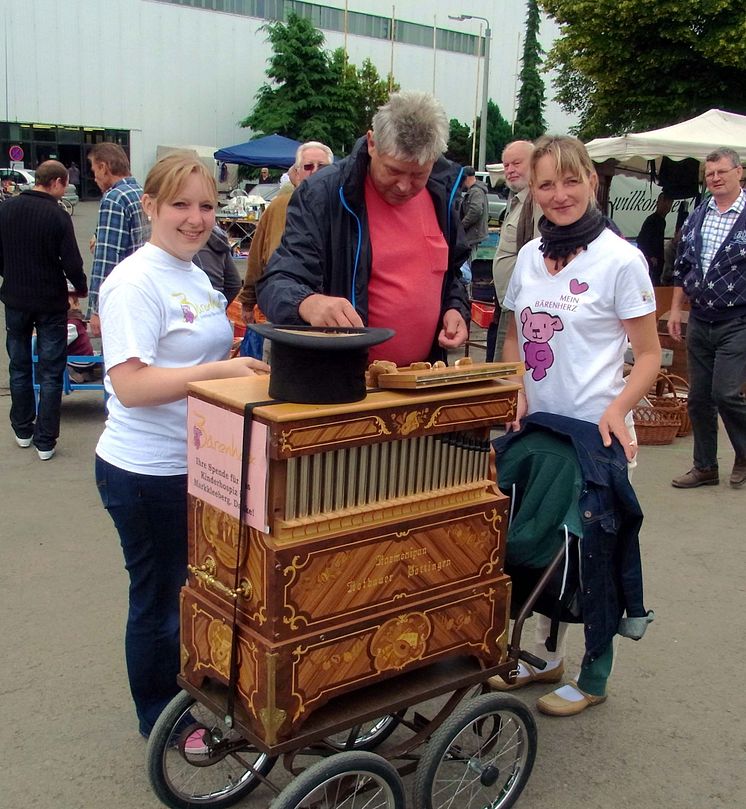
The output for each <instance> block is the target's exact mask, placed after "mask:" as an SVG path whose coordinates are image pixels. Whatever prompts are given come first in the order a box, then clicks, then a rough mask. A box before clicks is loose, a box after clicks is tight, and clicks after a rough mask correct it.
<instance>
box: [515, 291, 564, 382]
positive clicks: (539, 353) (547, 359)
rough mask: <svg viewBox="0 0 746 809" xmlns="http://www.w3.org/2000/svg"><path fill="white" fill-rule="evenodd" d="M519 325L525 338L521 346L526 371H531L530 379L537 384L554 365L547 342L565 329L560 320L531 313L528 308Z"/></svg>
mask: <svg viewBox="0 0 746 809" xmlns="http://www.w3.org/2000/svg"><path fill="white" fill-rule="evenodd" d="M521 323H522V324H523V325H522V326H521V333H522V334H523V336H524V337H525V338H526V342H525V343H524V344H523V354H524V357H525V360H526V370H527V371H531V377H532V379H533V380H534V381H535V382H538V381H539V380H541V379H544V377H545V376H546V375H547V370H548V369H549V368H551V367H552V365H554V352H553V351H552V349H551V347H550V346H549V341H550V340H551V339H552V337H553V336H554V333H555V332H556V331H562V329H564V328H565V327H564V325H563V323H562V321H561V320H560V318H558V317H555V316H554V315H550V314H549V313H548V312H532V311H531V307H530V306H527V307H526V308H525V309H524V310H523V311H522V312H521Z"/></svg>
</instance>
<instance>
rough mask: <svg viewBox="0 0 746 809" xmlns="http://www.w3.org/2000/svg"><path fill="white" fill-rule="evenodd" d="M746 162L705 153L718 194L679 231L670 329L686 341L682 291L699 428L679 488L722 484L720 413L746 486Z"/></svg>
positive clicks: (740, 482) (738, 480) (739, 481)
mask: <svg viewBox="0 0 746 809" xmlns="http://www.w3.org/2000/svg"><path fill="white" fill-rule="evenodd" d="M742 177H743V167H742V166H741V158H740V156H739V154H738V153H737V152H735V151H733V149H726V148H722V149H715V150H714V151H713V152H711V153H710V154H709V155H707V157H706V158H705V182H706V183H707V189H708V191H709V192H710V193H711V194H712V196H711V197H709V198H708V199H706V200H704V201H703V202H702V203H700V204H699V206H698V207H697V208H695V209H694V211H693V212H692V214H691V216H690V217H689V218H688V219H687V220H686V222H685V223H684V227H683V230H682V232H681V243H680V246H679V254H678V257H677V259H676V264H675V266H674V274H673V282H674V291H673V299H672V301H671V314H670V317H669V320H668V333H669V334H670V335H671V337H673V339H674V340H676V341H677V342H681V339H682V332H681V318H682V308H683V303H684V297H685V296H686V297H687V298H689V304H690V307H691V308H690V312H689V322H688V325H687V332H686V351H687V358H688V361H689V363H688V367H689V398H688V404H687V408H688V411H689V418H690V419H691V421H692V432H693V434H694V465H693V466H692V468H691V469H690V470H689V471H688V472H687V473H686V474H684V475H680V476H679V477H677V478H674V479H673V480H672V481H671V485H672V486H674V487H675V488H677V489H693V488H696V487H697V486H716V485H717V484H718V483H719V482H720V477H719V472H718V455H717V453H718V416H720V418H721V419H722V420H723V425H724V426H725V431H726V433H727V434H728V438H729V439H730V442H731V444H732V445H733V450H734V451H735V456H736V457H735V459H734V462H733V469H732V471H731V474H730V485H731V486H732V487H733V488H734V489H740V488H742V487H743V486H744V484H746V393H745V391H746V387H745V386H746V192H745V191H744V190H743V189H742V188H741V179H742Z"/></svg>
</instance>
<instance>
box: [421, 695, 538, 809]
mask: <svg viewBox="0 0 746 809" xmlns="http://www.w3.org/2000/svg"><path fill="white" fill-rule="evenodd" d="M535 758H536V725H535V723H534V719H533V717H532V716H531V712H530V711H529V710H528V708H526V706H525V705H524V704H523V703H522V702H520V700H517V699H515V698H514V697H510V696H506V695H504V694H483V695H482V696H479V697H475V698H474V699H471V700H468V701H467V702H465V703H463V704H462V705H461V706H460V708H459V709H458V710H457V711H455V712H454V713H453V715H452V716H450V717H449V718H448V719H447V720H446V721H445V722H444V723H443V724H442V725H441V727H440V728H439V729H438V730H437V731H436V732H435V733H434V734H433V736H432V738H431V739H430V741H429V742H428V743H427V746H426V748H425V751H424V753H423V755H422V758H421V759H420V763H419V765H418V767H417V773H416V775H415V784H414V806H415V809H446V807H449V809H456V808H457V807H458V809H507V808H508V807H509V806H512V805H513V804H514V803H515V802H516V800H518V796H519V795H520V794H521V792H522V791H523V788H524V787H525V786H526V782H527V781H528V778H529V776H530V775H531V768H532V767H533V766H534V759H535Z"/></svg>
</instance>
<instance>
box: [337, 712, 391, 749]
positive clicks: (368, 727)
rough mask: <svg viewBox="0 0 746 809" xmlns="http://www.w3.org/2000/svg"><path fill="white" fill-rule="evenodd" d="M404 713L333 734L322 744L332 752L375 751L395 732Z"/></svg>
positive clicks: (380, 717) (388, 715)
mask: <svg viewBox="0 0 746 809" xmlns="http://www.w3.org/2000/svg"><path fill="white" fill-rule="evenodd" d="M404 713H405V712H404V711H399V713H395V714H387V715H386V716H379V717H378V719H373V720H372V721H370V722H364V723H363V724H362V725H357V726H355V727H354V728H352V730H345V731H342V732H341V733H334V734H332V735H331V736H327V737H326V738H325V739H324V744H325V745H326V746H328V747H331V748H332V749H333V750H340V751H341V750H375V749H376V747H378V745H379V744H383V743H384V742H385V741H386V739H388V737H389V736H390V735H391V734H392V733H393V732H394V731H395V730H396V726H397V725H398V724H399V720H400V719H401V718H402V717H403V716H404Z"/></svg>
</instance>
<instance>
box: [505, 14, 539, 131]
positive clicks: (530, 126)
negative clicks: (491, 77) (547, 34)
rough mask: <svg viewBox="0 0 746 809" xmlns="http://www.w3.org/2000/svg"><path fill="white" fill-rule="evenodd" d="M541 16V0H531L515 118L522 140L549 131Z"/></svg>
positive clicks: (527, 16)
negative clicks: (542, 69) (540, 40)
mask: <svg viewBox="0 0 746 809" xmlns="http://www.w3.org/2000/svg"><path fill="white" fill-rule="evenodd" d="M540 24H541V16H540V14H539V4H538V2H537V0H528V13H527V14H526V38H525V39H524V42H523V57H522V58H521V64H522V67H521V72H520V76H519V78H520V80H521V89H520V90H519V92H518V109H517V110H516V115H515V129H514V132H513V135H514V137H515V138H520V139H522V140H536V138H538V137H539V135H543V134H544V133H545V132H546V131H547V124H546V121H545V120H544V98H545V95H544V80H543V79H542V78H541V74H540V72H539V70H540V68H541V63H542V61H543V60H542V57H543V56H544V49H543V48H542V47H541V45H540V44H539V25H540Z"/></svg>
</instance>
